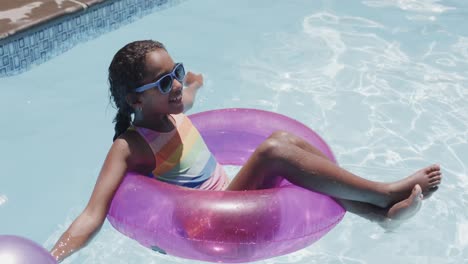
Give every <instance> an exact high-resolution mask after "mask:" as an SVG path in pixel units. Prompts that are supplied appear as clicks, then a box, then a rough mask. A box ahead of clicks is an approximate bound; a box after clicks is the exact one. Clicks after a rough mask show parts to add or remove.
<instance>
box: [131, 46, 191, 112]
mask: <svg viewBox="0 0 468 264" xmlns="http://www.w3.org/2000/svg"><path fill="white" fill-rule="evenodd" d="M174 66H175V63H174V61H173V60H172V58H171V56H169V54H168V53H167V52H166V51H165V50H163V49H157V50H155V51H152V52H149V53H148V54H146V72H145V78H144V79H143V84H148V83H153V82H156V81H158V80H159V78H161V76H163V75H165V74H168V73H170V72H172V70H173V69H174ZM182 88H183V84H182V83H180V82H179V81H177V80H176V79H175V78H174V80H173V82H172V90H171V91H170V92H169V93H167V94H162V93H161V92H160V91H159V89H158V88H153V89H149V90H146V91H144V92H143V93H142V94H141V97H140V101H141V108H142V111H143V113H144V115H145V116H146V115H148V116H152V115H155V114H179V113H182V112H183V111H184V105H183V103H182Z"/></svg>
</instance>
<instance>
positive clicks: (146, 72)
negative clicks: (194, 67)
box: [51, 40, 442, 261]
mask: <svg viewBox="0 0 468 264" xmlns="http://www.w3.org/2000/svg"><path fill="white" fill-rule="evenodd" d="M109 83H110V91H111V97H112V99H113V101H114V103H115V105H116V107H117V109H118V112H117V115H116V117H115V120H114V121H115V123H116V124H115V136H114V142H113V144H112V146H111V148H110V150H109V152H108V155H107V157H106V159H105V161H104V164H103V167H102V170H101V172H100V173H99V177H98V179H97V182H96V185H95V188H94V190H93V193H92V195H91V198H90V200H89V202H88V205H87V206H86V208H85V209H84V210H83V212H82V213H81V214H80V215H79V216H78V217H77V218H76V219H75V221H74V222H73V223H72V224H71V226H70V227H69V228H68V230H66V232H65V233H64V234H63V235H62V236H61V237H60V239H59V241H58V242H57V243H56V244H55V246H54V248H53V249H52V251H51V253H52V255H53V256H54V257H55V258H56V259H57V260H58V261H62V260H63V259H64V258H65V257H67V256H68V255H70V254H71V253H73V252H74V251H76V250H78V249H79V248H81V247H83V246H84V245H85V244H86V243H87V242H88V241H89V240H90V238H91V237H92V236H93V235H94V234H95V233H96V232H97V231H98V230H99V228H100V227H101V225H102V223H103V222H104V219H105V217H106V215H107V210H108V208H109V205H110V202H111V201H112V197H113V195H114V193H115V191H116V189H117V188H118V186H119V184H120V182H121V181H122V179H123V177H124V175H125V174H126V172H127V171H135V172H138V173H140V174H143V175H150V176H152V177H155V178H157V179H159V180H163V181H166V182H169V183H172V184H177V185H181V186H185V187H191V188H200V189H206V190H222V189H227V190H251V189H262V188H269V187H273V186H274V184H275V183H276V182H277V181H278V179H276V176H274V175H284V176H285V177H286V178H287V180H288V181H290V182H291V183H294V184H297V185H300V186H302V187H304V188H307V189H310V190H313V191H317V192H321V193H325V194H327V195H330V196H332V197H334V198H336V199H337V200H338V201H339V202H340V203H341V204H342V205H343V206H344V207H345V208H346V209H347V210H348V211H351V212H354V213H357V214H359V215H361V216H364V217H366V218H371V215H377V216H380V218H377V219H380V220H383V219H406V218H408V217H409V216H411V215H413V214H414V213H415V212H416V211H417V209H418V208H419V205H420V203H421V198H422V194H423V193H424V194H430V193H431V192H433V191H434V190H435V189H436V188H437V186H438V185H439V184H440V182H441V180H442V175H441V172H440V167H439V166H438V165H432V166H429V167H426V168H423V169H421V170H419V171H417V172H415V173H414V174H412V175H410V176H408V177H406V178H403V179H402V180H399V181H396V182H391V183H382V182H374V181H369V180H366V179H364V178H361V177H359V176H357V175H354V174H352V173H350V172H348V171H346V170H344V169H342V168H340V167H338V166H337V165H335V164H334V163H333V162H331V161H330V160H328V159H327V158H326V157H325V156H324V155H323V154H322V153H321V152H320V151H319V150H317V149H316V148H314V147H313V146H311V145H309V144H308V143H307V142H305V141H304V140H302V139H301V138H298V137H296V136H294V135H292V134H289V133H288V132H283V131H278V132H275V133H273V134H272V135H271V136H270V137H269V138H268V139H266V140H265V141H264V142H263V143H262V144H261V145H260V146H259V147H258V148H257V149H256V150H255V152H254V153H253V154H252V156H251V157H250V159H249V160H248V161H247V162H246V164H245V165H244V166H243V167H242V168H241V170H240V171H239V173H238V174H237V175H236V176H235V177H234V179H233V180H232V182H230V183H229V181H228V179H227V177H226V175H225V173H224V171H223V169H222V167H221V166H220V165H219V164H218V163H217V162H216V160H215V159H214V157H213V156H212V155H211V153H209V151H208V149H207V148H206V146H205V145H204V144H203V141H202V140H200V141H201V142H202V144H201V145H202V146H201V147H200V146H199V147H197V148H196V150H195V148H190V147H187V146H185V147H184V148H182V146H184V136H183V135H185V134H186V133H185V132H186V131H188V130H189V129H193V127H192V124H191V122H190V120H189V119H188V118H187V117H186V116H185V115H184V114H183V112H184V111H186V110H188V109H189V108H190V107H191V106H192V104H193V100H194V98H195V94H196V92H197V90H198V88H199V87H201V86H202V84H203V77H202V76H201V75H199V74H198V75H197V74H193V73H191V72H189V73H187V74H185V70H184V67H183V65H182V64H181V63H174V61H173V60H172V58H171V57H170V56H169V54H168V53H167V51H166V49H165V47H164V46H163V44H161V43H159V42H156V41H151V40H145V41H136V42H132V43H130V44H128V45H126V46H125V47H123V48H122V49H120V50H119V51H118V52H117V54H116V55H115V56H114V58H113V60H112V62H111V64H110V67H109ZM184 83H185V85H186V88H185V89H184V91H183V92H182V89H183V84H184ZM132 115H133V120H132ZM191 131H195V132H196V130H191ZM184 133H185V134H184ZM195 136H197V137H200V135H199V134H198V133H196V135H195ZM191 151H197V153H196V154H197V155H195V156H196V158H195V159H193V158H192V159H190V160H189V159H187V158H184V157H187V156H191V157H193V155H186V153H187V152H191ZM182 152H184V155H182ZM174 154H175V156H176V157H177V158H176V159H173V158H171V159H170V158H169V157H170V156H171V157H174ZM195 160H196V161H195ZM175 165H177V166H175ZM372 219H376V218H375V217H373V218H372Z"/></svg>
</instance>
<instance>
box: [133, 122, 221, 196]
mask: <svg viewBox="0 0 468 264" xmlns="http://www.w3.org/2000/svg"><path fill="white" fill-rule="evenodd" d="M171 116H172V117H173V118H174V120H175V126H176V129H174V130H172V131H170V132H167V133H162V132H156V131H154V130H151V129H147V128H143V127H134V128H135V130H136V131H138V133H140V135H141V136H142V137H143V138H144V139H145V140H146V142H147V143H148V144H149V146H150V147H151V149H152V150H153V153H154V156H155V161H156V168H155V169H154V170H153V172H152V173H151V175H149V176H150V177H154V178H156V179H158V180H161V181H164V182H167V183H171V184H175V185H180V186H184V187H189V188H199V189H205V190H221V189H225V188H226V187H227V185H228V183H229V179H228V178H227V176H226V174H225V172H224V169H223V167H222V166H221V165H220V164H219V163H218V162H217V161H216V159H215V157H214V156H213V154H212V153H211V152H210V150H209V149H208V147H207V146H206V144H205V142H204V141H203V138H202V137H201V135H200V133H199V132H198V130H197V128H195V127H194V126H193V124H192V122H191V121H190V119H189V118H188V117H187V116H186V115H184V114H178V115H171Z"/></svg>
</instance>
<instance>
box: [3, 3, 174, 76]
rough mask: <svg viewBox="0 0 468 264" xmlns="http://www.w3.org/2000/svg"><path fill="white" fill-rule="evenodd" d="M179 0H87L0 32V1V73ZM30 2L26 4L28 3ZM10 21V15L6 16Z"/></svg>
mask: <svg viewBox="0 0 468 264" xmlns="http://www.w3.org/2000/svg"><path fill="white" fill-rule="evenodd" d="M182 1H183V0H115V1H114V0H108V1H103V2H99V1H96V0H94V1H88V2H92V3H91V4H92V5H91V4H90V3H88V4H90V6H87V5H85V7H84V8H81V9H80V8H75V10H74V11H73V12H71V11H70V8H69V9H68V11H64V12H62V14H60V15H54V16H55V17H54V18H53V19H46V18H48V17H51V14H50V13H49V14H47V13H44V15H43V18H42V19H38V20H37V21H39V22H38V23H36V24H31V23H30V25H27V26H24V25H18V27H17V29H16V31H15V30H14V29H11V30H10V31H9V32H4V31H5V29H6V28H7V27H6V23H4V21H6V19H5V15H3V16H2V13H5V12H6V11H8V10H6V11H4V9H5V7H2V6H1V4H0V25H1V26H2V31H3V32H1V33H2V34H0V77H7V76H12V75H16V74H19V73H21V72H24V71H26V70H28V69H30V68H31V67H32V66H34V65H38V64H41V63H43V62H45V61H47V60H49V59H51V58H53V57H55V56H57V55H59V54H61V53H63V52H65V51H67V50H69V49H70V48H72V47H73V46H75V45H76V44H78V43H80V42H83V41H86V40H88V39H93V38H96V37H98V36H100V35H102V34H104V33H106V32H109V31H112V30H114V29H117V28H119V27H121V26H123V25H125V24H128V23H130V22H132V21H134V20H136V19H138V18H141V17H143V16H145V15H148V14H150V13H152V12H154V11H157V10H162V9H165V8H168V7H171V6H173V5H175V4H178V3H180V2H182ZM29 5H30V4H29ZM9 19H10V23H9V24H12V22H13V18H12V17H9ZM25 27H26V28H25Z"/></svg>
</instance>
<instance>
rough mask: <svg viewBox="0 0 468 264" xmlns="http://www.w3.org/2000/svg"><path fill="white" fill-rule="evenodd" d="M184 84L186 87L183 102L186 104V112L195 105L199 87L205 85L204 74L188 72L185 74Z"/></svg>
mask: <svg viewBox="0 0 468 264" xmlns="http://www.w3.org/2000/svg"><path fill="white" fill-rule="evenodd" d="M184 85H185V89H184V92H183V94H182V102H183V104H184V112H187V111H188V110H190V108H192V106H193V102H194V101H195V95H196V93H197V91H198V89H200V87H202V86H203V76H202V75H201V74H194V73H193V72H188V73H187V75H186V76H185V82H184Z"/></svg>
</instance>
